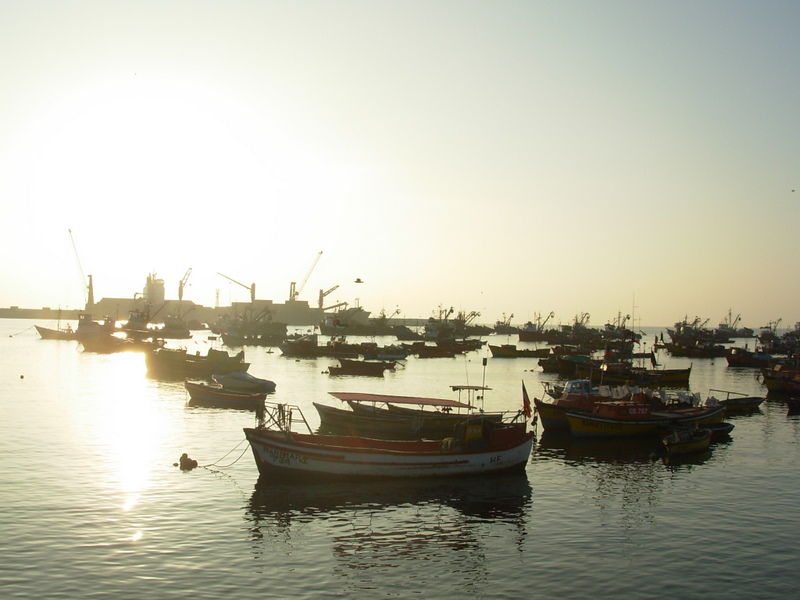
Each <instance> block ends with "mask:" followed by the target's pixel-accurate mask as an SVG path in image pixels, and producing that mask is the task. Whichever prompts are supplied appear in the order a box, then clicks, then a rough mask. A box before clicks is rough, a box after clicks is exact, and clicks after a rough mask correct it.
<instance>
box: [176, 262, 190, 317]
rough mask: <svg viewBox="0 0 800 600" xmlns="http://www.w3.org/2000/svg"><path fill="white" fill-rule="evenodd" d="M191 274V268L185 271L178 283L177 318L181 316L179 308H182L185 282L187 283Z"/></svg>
mask: <svg viewBox="0 0 800 600" xmlns="http://www.w3.org/2000/svg"><path fill="white" fill-rule="evenodd" d="M191 274H192V267H189V269H188V270H187V271H186V274H185V275H184V276H183V279H181V280H180V281H179V282H178V317H180V316H181V308H183V290H184V288H185V287H186V282H187V281H189V275H191Z"/></svg>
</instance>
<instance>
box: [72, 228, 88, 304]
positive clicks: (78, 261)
mask: <svg viewBox="0 0 800 600" xmlns="http://www.w3.org/2000/svg"><path fill="white" fill-rule="evenodd" d="M67 231H69V239H70V240H71V241H72V250H73V251H74V252H75V261H76V262H77V263H78V270H79V271H80V273H81V288H82V289H83V299H84V300H85V301H86V312H89V311H91V310H92V308H93V307H94V284H93V282H92V276H91V275H89V283H88V285H87V283H86V276H85V275H84V274H83V267H82V266H81V258H80V256H78V247H77V246H76V245H75V238H74V237H72V229H67ZM87 292H88V296H87Z"/></svg>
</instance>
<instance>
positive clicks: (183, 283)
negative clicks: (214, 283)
mask: <svg viewBox="0 0 800 600" xmlns="http://www.w3.org/2000/svg"><path fill="white" fill-rule="evenodd" d="M191 274H192V267H189V270H188V271H186V274H185V275H184V276H183V279H181V280H180V281H179V282H178V302H180V301H181V300H183V289H184V288H185V287H186V282H187V281H189V275H191ZM223 277H224V275H223Z"/></svg>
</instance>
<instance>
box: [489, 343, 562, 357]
mask: <svg viewBox="0 0 800 600" xmlns="http://www.w3.org/2000/svg"><path fill="white" fill-rule="evenodd" d="M488 346H489V350H490V351H491V353H492V357H493V358H547V357H548V356H550V348H517V346H516V345H515V344H501V345H495V344H488Z"/></svg>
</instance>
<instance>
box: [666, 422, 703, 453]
mask: <svg viewBox="0 0 800 600" xmlns="http://www.w3.org/2000/svg"><path fill="white" fill-rule="evenodd" d="M661 442H662V443H663V444H664V450H665V451H666V453H667V454H669V455H670V456H679V455H683V454H692V453H694V452H701V451H703V450H705V449H706V448H708V446H709V444H710V443H711V431H709V430H708V429H701V428H693V427H691V428H690V427H676V428H675V429H673V431H672V432H671V433H670V434H668V435H665V436H664V437H663V438H662V439H661Z"/></svg>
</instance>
